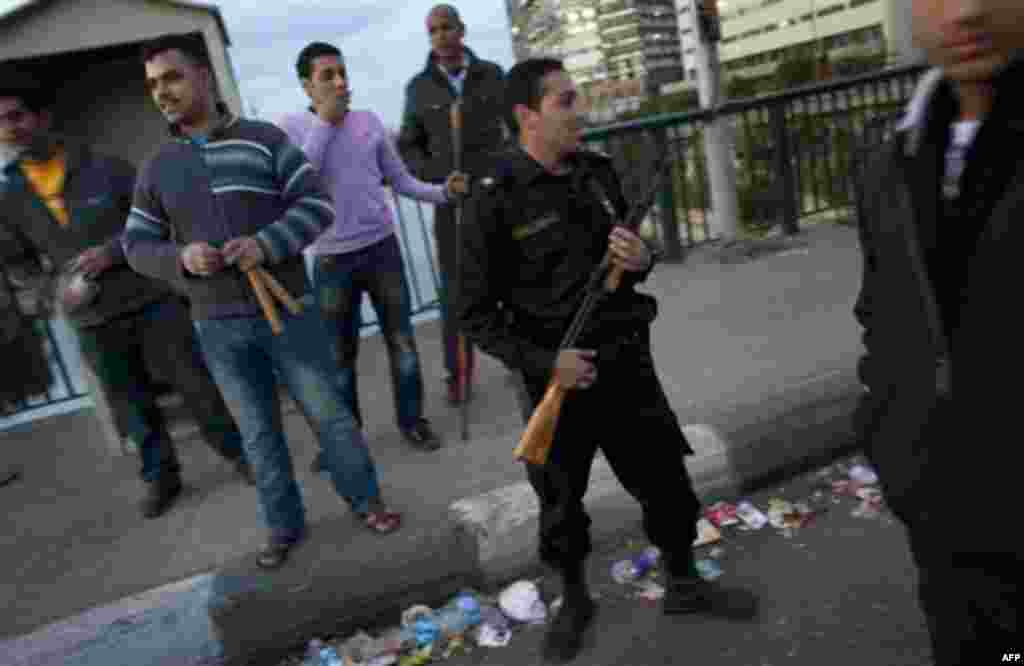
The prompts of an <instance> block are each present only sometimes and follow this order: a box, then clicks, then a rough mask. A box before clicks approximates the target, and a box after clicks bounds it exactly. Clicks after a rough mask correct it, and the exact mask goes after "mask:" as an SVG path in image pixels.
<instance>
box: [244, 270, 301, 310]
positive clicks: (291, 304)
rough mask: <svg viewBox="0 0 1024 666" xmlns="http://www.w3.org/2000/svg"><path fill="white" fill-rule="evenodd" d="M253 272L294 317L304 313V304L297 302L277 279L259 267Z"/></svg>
mask: <svg viewBox="0 0 1024 666" xmlns="http://www.w3.org/2000/svg"><path fill="white" fill-rule="evenodd" d="M252 270H253V271H255V272H256V274H257V275H259V276H260V279H261V280H263V284H265V285H266V286H267V289H268V290H270V293H271V295H273V296H274V298H276V299H277V300H278V301H280V302H281V303H284V306H285V307H286V308H288V312H291V313H292V314H293V315H297V314H299V313H301V312H302V303H299V302H298V301H297V300H295V299H294V298H293V297H292V295H291V294H289V293H288V290H287V289H285V288H284V287H282V286H281V283H280V282H278V281H277V278H275V277H274V276H273V275H271V274H270V273H268V272H267V271H266V270H265V269H263V268H260V267H259V266H257V267H256V268H254V269H252Z"/></svg>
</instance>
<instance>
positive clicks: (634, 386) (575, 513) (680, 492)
mask: <svg viewBox="0 0 1024 666" xmlns="http://www.w3.org/2000/svg"><path fill="white" fill-rule="evenodd" d="M587 346H588V345H586V344H581V347H587ZM595 347H597V346H596V345H595ZM597 348H598V350H599V351H598V380H597V383H596V384H595V385H594V386H593V387H591V388H589V389H585V390H572V391H570V392H569V394H568V395H567V396H566V399H565V402H564V403H563V408H562V413H561V416H560V417H559V421H558V427H557V429H556V431H555V439H554V444H553V446H552V450H551V453H550V454H549V457H548V461H547V463H546V464H545V465H543V466H536V465H530V464H527V466H526V467H527V476H528V477H529V480H530V484H531V485H532V486H533V489H534V490H535V491H536V493H537V496H538V498H539V500H540V557H541V559H542V560H543V561H544V562H545V563H547V564H549V565H550V566H552V567H554V568H556V569H560V570H565V569H567V568H570V567H572V566H574V565H576V564H578V563H579V562H581V561H582V560H583V559H585V558H586V556H587V555H588V554H589V553H590V551H591V549H592V544H591V539H590V518H589V517H588V516H587V513H586V510H585V508H584V505H583V496H584V494H585V493H586V491H587V485H588V484H589V481H590V469H591V465H592V463H593V460H594V456H595V454H596V453H597V450H598V449H600V450H601V451H602V452H603V453H604V456H605V458H606V459H607V461H608V463H609V465H610V466H611V468H612V471H613V472H614V473H615V476H616V478H617V479H618V480H619V482H620V483H622V485H623V487H624V488H625V489H626V490H627V491H628V492H629V493H630V494H631V495H632V496H633V497H635V498H636V500H637V501H638V502H639V503H640V505H641V507H642V509H643V526H644V530H645V532H646V534H647V536H648V538H649V539H650V540H651V543H653V544H654V545H655V546H657V547H658V548H660V549H661V550H662V552H663V553H665V554H666V558H667V559H670V560H674V561H677V562H688V561H690V557H691V550H692V545H693V542H694V540H695V539H696V538H697V527H696V522H697V518H698V514H699V512H700V501H699V500H698V498H697V495H696V493H695V492H694V490H693V484H692V481H691V479H690V476H689V474H688V472H687V470H686V465H685V463H684V459H683V457H684V456H685V455H689V454H692V453H693V449H691V448H690V445H689V443H688V442H687V441H686V437H685V436H684V435H683V431H682V429H681V428H680V426H679V422H678V420H677V418H676V416H675V413H674V412H673V411H672V409H671V407H670V406H669V404H668V400H667V399H666V397H665V394H664V391H663V390H662V387H661V383H660V381H659V380H658V377H657V374H656V372H655V369H654V362H653V359H652V358H651V352H650V343H649V339H648V331H647V329H646V328H645V329H644V330H643V331H641V332H639V333H636V334H635V335H634V336H632V337H631V338H628V339H627V340H625V341H624V342H623V343H622V344H608V345H602V346H599V347H597ZM524 379H525V383H526V388H527V391H528V393H529V396H530V400H531V401H532V403H533V404H534V405H537V404H538V403H539V402H540V400H541V399H542V397H543V394H544V390H545V388H546V381H547V378H546V377H541V378H538V377H529V376H526V377H524Z"/></svg>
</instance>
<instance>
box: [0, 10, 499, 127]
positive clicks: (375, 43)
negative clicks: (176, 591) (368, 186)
mask: <svg viewBox="0 0 1024 666" xmlns="http://www.w3.org/2000/svg"><path fill="white" fill-rule="evenodd" d="M0 1H2V0H0ZM216 4H218V5H219V6H220V8H221V13H222V14H223V15H224V21H225V22H226V23H227V29H228V34H229V35H230V36H231V42H232V46H231V57H232V60H233V61H234V64H235V69H236V70H237V72H238V78H239V85H240V87H241V91H242V97H243V99H244V100H245V103H246V105H247V107H248V106H250V105H255V106H256V108H257V109H259V114H260V116H262V117H264V118H266V119H270V120H273V119H274V118H275V117H276V116H277V115H279V114H281V113H285V112H288V111H292V110H297V109H301V108H304V107H305V106H306V104H307V100H306V96H305V93H303V92H302V89H301V88H300V87H299V82H298V79H297V78H296V74H295V59H296V57H297V56H298V53H299V51H301V50H302V47H304V46H305V45H306V44H308V43H309V42H313V41H324V42H328V43H331V44H334V45H335V46H337V47H338V48H340V49H341V51H342V52H343V53H344V55H345V60H346V64H347V66H348V71H349V81H350V85H351V86H352V89H353V100H352V106H353V108H356V109H372V110H374V111H376V112H377V113H378V114H379V115H380V116H381V118H382V119H383V120H384V124H385V125H387V126H389V127H396V128H397V127H398V124H399V122H400V120H401V113H402V104H403V99H404V90H405V84H406V82H407V81H408V80H409V78H410V77H411V76H413V75H414V74H415V73H417V72H418V71H420V70H422V69H423V65H424V63H425V62H426V56H427V53H428V51H429V48H430V46H429V42H428V40H427V32H426V27H425V24H424V20H425V19H426V15H427V13H428V12H429V11H430V8H431V7H433V6H434V5H435V4H436V0H384V1H380V0H378V1H370V0H365V1H364V0H341V1H339V0H220V2H217V3H216ZM451 4H453V5H455V6H456V7H458V9H459V12H460V13H461V14H462V18H463V20H464V21H465V23H466V25H467V33H466V45H467V46H469V47H470V48H471V49H473V51H474V52H475V53H476V54H477V55H478V56H480V57H481V58H485V59H487V60H493V61H494V62H497V63H498V64H500V65H502V66H503V67H505V68H506V69H507V68H509V67H511V66H512V64H514V62H515V61H514V58H513V56H512V42H511V37H510V35H509V30H508V18H507V16H506V14H505V4H504V1H503V0H472V2H470V1H469V0H463V1H462V2H453V3H451ZM247 110H248V109H247Z"/></svg>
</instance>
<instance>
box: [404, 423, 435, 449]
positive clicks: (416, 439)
mask: <svg viewBox="0 0 1024 666" xmlns="http://www.w3.org/2000/svg"><path fill="white" fill-rule="evenodd" d="M402 436H403V437H405V439H406V441H408V442H409V443H410V444H412V445H413V446H415V447H416V448H418V449H422V450H424V451H437V450H438V449H440V448H441V439H440V438H439V437H438V436H437V434H436V433H434V430H433V429H432V428H431V427H430V423H429V422H428V421H427V420H426V419H420V420H419V421H417V422H416V424H415V425H414V426H412V427H411V428H403V429H402Z"/></svg>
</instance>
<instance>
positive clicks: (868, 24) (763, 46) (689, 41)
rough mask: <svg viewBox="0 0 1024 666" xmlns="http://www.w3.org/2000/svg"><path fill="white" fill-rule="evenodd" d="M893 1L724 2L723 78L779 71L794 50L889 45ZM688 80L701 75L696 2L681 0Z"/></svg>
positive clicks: (834, 51)
mask: <svg viewBox="0 0 1024 666" xmlns="http://www.w3.org/2000/svg"><path fill="white" fill-rule="evenodd" d="M891 2H892V0H719V2H718V7H719V13H720V16H721V20H722V24H721V26H722V41H721V42H720V43H719V59H720V60H721V63H722V74H723V77H725V78H728V77H730V76H744V77H751V78H760V77H763V76H770V75H772V74H774V72H775V68H776V66H777V64H778V63H779V62H780V61H781V60H784V59H785V58H786V56H787V54H788V53H791V52H792V51H793V50H794V49H811V50H813V52H815V53H819V54H827V56H828V57H829V59H830V60H836V59H839V58H842V57H844V56H847V55H854V54H861V53H865V52H877V51H879V50H884V49H885V48H886V33H887V24H888V22H889V21H890V7H889V3H891ZM676 3H677V6H676V11H677V16H678V20H679V39H680V44H681V47H682V57H683V67H684V68H685V70H686V77H685V78H686V80H687V82H691V81H693V80H695V79H696V74H697V64H696V57H695V53H696V49H697V40H698V37H697V28H696V26H695V12H694V10H693V4H694V2H693V0H676Z"/></svg>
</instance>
